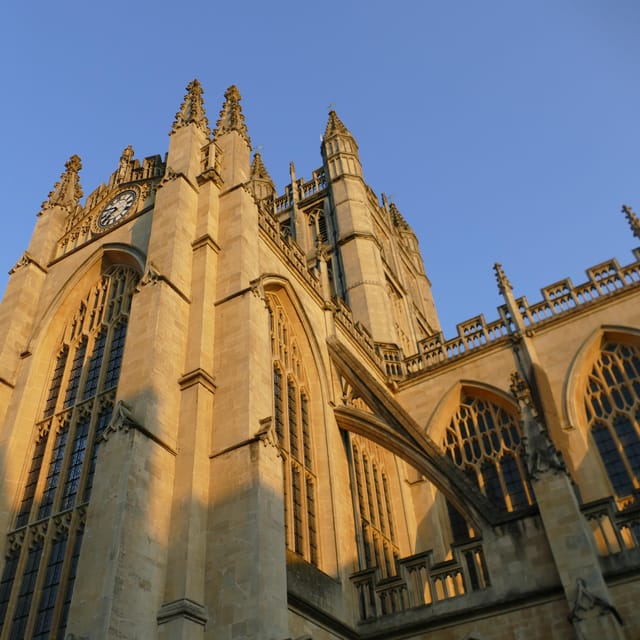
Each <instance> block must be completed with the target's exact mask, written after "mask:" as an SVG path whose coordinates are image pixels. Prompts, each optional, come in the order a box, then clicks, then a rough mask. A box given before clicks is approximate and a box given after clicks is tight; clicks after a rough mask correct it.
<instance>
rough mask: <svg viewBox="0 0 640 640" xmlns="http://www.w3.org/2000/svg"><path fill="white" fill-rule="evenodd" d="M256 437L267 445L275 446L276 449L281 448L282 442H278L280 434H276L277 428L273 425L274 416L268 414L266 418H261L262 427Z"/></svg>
mask: <svg viewBox="0 0 640 640" xmlns="http://www.w3.org/2000/svg"><path fill="white" fill-rule="evenodd" d="M256 438H257V439H258V440H260V442H262V444H263V445H264V446H265V447H267V446H270V447H275V448H276V449H279V448H280V444H279V442H278V436H277V435H276V432H275V429H274V427H273V417H272V416H267V417H266V418H262V420H260V429H259V430H258V432H257V433H256Z"/></svg>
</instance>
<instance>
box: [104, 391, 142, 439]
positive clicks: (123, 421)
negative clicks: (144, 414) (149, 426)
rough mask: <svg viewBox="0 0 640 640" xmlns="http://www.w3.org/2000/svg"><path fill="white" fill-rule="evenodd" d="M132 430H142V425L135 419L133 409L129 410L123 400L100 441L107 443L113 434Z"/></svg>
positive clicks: (118, 404) (115, 410)
mask: <svg viewBox="0 0 640 640" xmlns="http://www.w3.org/2000/svg"><path fill="white" fill-rule="evenodd" d="M130 429H140V423H139V422H138V421H137V420H136V419H135V418H134V417H133V413H131V409H129V407H127V405H126V404H125V403H124V402H122V400H119V401H118V403H117V404H116V406H115V409H114V410H113V415H112V416H111V421H110V422H109V424H108V425H107V427H106V429H105V430H104V432H103V434H102V436H101V438H100V439H101V440H104V441H107V440H108V439H109V437H110V436H111V434H112V433H116V432H117V431H124V432H125V433H128V432H129V430H130Z"/></svg>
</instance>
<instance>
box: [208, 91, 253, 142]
mask: <svg viewBox="0 0 640 640" xmlns="http://www.w3.org/2000/svg"><path fill="white" fill-rule="evenodd" d="M224 98H225V101H224V104H223V105H222V109H221V110H220V118H218V122H217V123H216V130H215V131H214V134H213V136H214V138H215V139H216V140H217V139H218V138H219V137H220V136H221V135H223V134H225V133H229V132H231V131H237V132H238V133H239V134H240V135H241V136H242V138H243V139H244V141H245V142H246V143H247V145H248V146H249V148H251V139H250V138H249V132H248V131H247V125H246V123H245V121H244V115H243V113H242V107H241V106H240V99H241V96H240V92H239V91H238V87H236V86H235V85H231V86H230V87H229V88H228V89H227V90H226V91H225V92H224Z"/></svg>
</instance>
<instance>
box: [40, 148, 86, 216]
mask: <svg viewBox="0 0 640 640" xmlns="http://www.w3.org/2000/svg"><path fill="white" fill-rule="evenodd" d="M64 166H65V171H64V173H63V174H62V175H61V176H60V180H59V181H58V182H56V184H55V186H54V187H53V191H51V192H50V193H49V197H48V199H47V200H46V201H45V202H43V203H42V208H43V209H49V208H51V207H56V206H57V207H64V208H66V209H68V210H69V211H72V210H73V209H75V207H76V206H77V205H78V204H79V202H80V198H82V195H83V194H82V187H81V186H80V177H79V175H78V172H79V171H80V169H82V162H81V161H80V156H76V155H73V156H71V157H70V158H69V160H68V161H67V162H66V164H65V165H64Z"/></svg>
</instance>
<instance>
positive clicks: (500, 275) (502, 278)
mask: <svg viewBox="0 0 640 640" xmlns="http://www.w3.org/2000/svg"><path fill="white" fill-rule="evenodd" d="M493 270H494V271H495V272H496V280H497V282H498V290H499V291H500V293H501V294H502V295H504V294H505V293H506V292H507V291H512V290H513V287H512V286H511V283H510V282H509V280H508V278H507V276H506V274H505V272H504V269H503V268H502V265H501V264H500V263H499V262H496V263H495V264H494V265H493Z"/></svg>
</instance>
